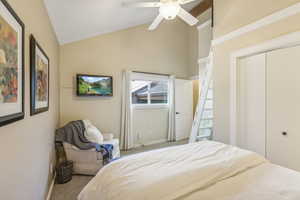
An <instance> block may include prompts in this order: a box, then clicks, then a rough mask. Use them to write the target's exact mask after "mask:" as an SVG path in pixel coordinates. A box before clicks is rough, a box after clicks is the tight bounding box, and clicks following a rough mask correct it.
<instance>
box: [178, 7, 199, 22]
mask: <svg viewBox="0 0 300 200" xmlns="http://www.w3.org/2000/svg"><path fill="white" fill-rule="evenodd" d="M178 17H180V18H181V19H182V20H183V21H185V22H186V23H188V24H189V25H190V26H193V25H195V24H197V23H198V19H197V18H195V17H194V16H193V15H191V14H190V13H188V12H187V11H185V10H184V9H182V8H180V10H179V13H178Z"/></svg>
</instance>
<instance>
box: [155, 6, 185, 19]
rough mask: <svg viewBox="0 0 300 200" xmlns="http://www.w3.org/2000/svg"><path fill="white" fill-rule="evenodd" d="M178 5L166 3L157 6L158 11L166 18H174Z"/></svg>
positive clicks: (177, 11)
mask: <svg viewBox="0 0 300 200" xmlns="http://www.w3.org/2000/svg"><path fill="white" fill-rule="evenodd" d="M179 10H180V6H179V4H178V3H166V4H163V5H162V6H161V7H160V8H159V13H160V14H161V15H162V16H163V17H164V18H165V19H166V20H172V19H175V17H176V16H177V14H178V13H179Z"/></svg>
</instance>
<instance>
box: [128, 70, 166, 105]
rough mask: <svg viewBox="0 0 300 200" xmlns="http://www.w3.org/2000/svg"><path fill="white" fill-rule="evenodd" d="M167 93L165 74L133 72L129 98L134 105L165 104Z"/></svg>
mask: <svg viewBox="0 0 300 200" xmlns="http://www.w3.org/2000/svg"><path fill="white" fill-rule="evenodd" d="M168 93H169V81H168V77H167V76H155V75H145V74H142V73H135V75H134V76H133V78H132V80H131V99H132V104H134V105H167V104H168Z"/></svg>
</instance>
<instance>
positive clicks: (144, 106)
mask: <svg viewBox="0 0 300 200" xmlns="http://www.w3.org/2000/svg"><path fill="white" fill-rule="evenodd" d="M169 78H170V77H169V76H164V75H152V74H146V73H138V72H134V73H133V74H132V76H131V81H133V80H141V81H166V82H168V81H169ZM149 87H150V84H148V90H150V88H149ZM150 95H151V94H150V92H148V97H147V99H148V103H147V104H134V103H131V106H132V108H133V109H135V110H146V109H168V108H169V92H168V98H167V99H168V103H166V104H151V96H150Z"/></svg>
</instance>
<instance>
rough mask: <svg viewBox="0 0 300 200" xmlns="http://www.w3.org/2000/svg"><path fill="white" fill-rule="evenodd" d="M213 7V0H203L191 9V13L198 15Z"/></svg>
mask: <svg viewBox="0 0 300 200" xmlns="http://www.w3.org/2000/svg"><path fill="white" fill-rule="evenodd" d="M212 7H213V0H203V1H201V2H200V3H199V4H198V5H197V6H195V7H194V8H193V9H192V10H191V11H190V13H191V15H193V16H194V17H198V16H199V15H201V14H202V13H204V12H205V11H206V10H208V9H209V8H212Z"/></svg>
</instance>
